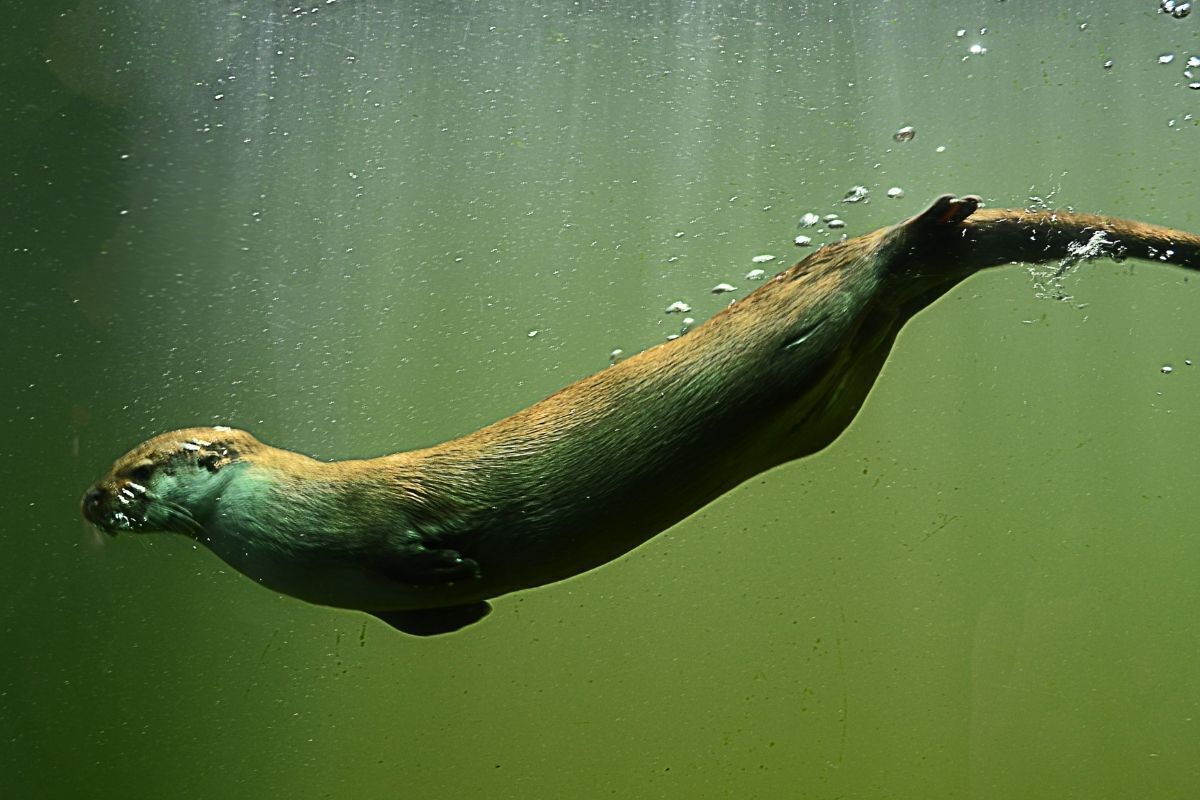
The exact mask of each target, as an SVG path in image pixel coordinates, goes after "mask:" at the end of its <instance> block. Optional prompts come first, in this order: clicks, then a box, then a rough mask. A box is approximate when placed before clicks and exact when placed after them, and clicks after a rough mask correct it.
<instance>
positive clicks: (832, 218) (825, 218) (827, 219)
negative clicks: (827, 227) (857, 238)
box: [821, 214, 838, 222]
mask: <svg viewBox="0 0 1200 800" xmlns="http://www.w3.org/2000/svg"><path fill="white" fill-rule="evenodd" d="M837 218H838V215H837V214H826V215H825V216H823V217H821V219H823V220H825V221H826V222H830V221H831V220H835V219H837Z"/></svg>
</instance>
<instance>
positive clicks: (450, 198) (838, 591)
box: [0, 0, 1200, 800]
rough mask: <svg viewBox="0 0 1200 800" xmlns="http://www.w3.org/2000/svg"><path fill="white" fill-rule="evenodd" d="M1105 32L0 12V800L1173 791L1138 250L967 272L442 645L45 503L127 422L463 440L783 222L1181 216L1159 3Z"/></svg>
mask: <svg viewBox="0 0 1200 800" xmlns="http://www.w3.org/2000/svg"><path fill="white" fill-rule="evenodd" d="M400 6H402V7H400ZM1156 8H1157V4H1156V3H1155V2H1149V1H1148V0H1147V1H1143V2H1116V1H1115V0H1113V1H1112V2H1104V3H1091V4H1087V5H1086V6H1083V7H1078V8H1076V7H1071V6H1068V5H1063V4H1055V5H1052V4H1029V3H1018V2H1008V3H995V2H976V3H961V2H915V1H914V2H880V3H873V4H861V3H844V2H843V3H832V2H820V3H816V2H814V3H799V4H795V5H792V6H790V7H783V6H781V5H777V4H766V3H764V4H752V3H703V2H693V3H684V2H661V3H654V4H642V3H583V4H578V3H491V2H479V3H470V2H460V3H442V2H425V3H405V4H391V3H367V2H363V3H352V2H349V0H339V2H332V0H320V2H315V3H311V4H308V5H304V6H288V5H285V4H267V3H239V4H233V3H200V4H166V3H154V2H149V0H142V1H141V2H130V3H124V4H110V3H102V2H98V0H87V1H86V2H83V3H57V4H36V5H35V4H29V5H28V7H27V8H25V9H23V10H18V11H14V12H12V13H9V14H8V15H6V19H5V22H4V30H3V36H4V39H5V41H4V46H3V49H2V50H0V52H2V53H3V55H0V61H2V62H3V64H4V67H5V74H6V76H8V77H7V78H6V80H5V83H6V86H7V91H6V92H5V95H4V97H3V99H0V111H2V114H0V117H2V118H0V139H2V140H3V141H4V142H5V145H6V147H5V149H6V152H7V153H8V160H7V166H6V168H5V170H4V171H3V176H2V177H0V181H3V187H4V190H3V192H2V193H0V197H2V199H0V204H2V206H3V209H4V222H3V224H0V245H2V247H0V253H2V254H3V255H2V256H0V257H2V259H3V263H4V267H5V272H4V274H5V280H4V286H3V288H0V311H2V317H3V320H4V331H3V339H2V340H0V348H2V350H3V354H4V358H3V364H4V371H5V373H6V377H5V378H4V380H3V381H0V413H2V415H3V419H4V421H5V423H6V425H5V436H4V445H3V447H0V456H2V457H0V470H2V475H0V478H2V485H3V486H4V498H5V501H4V509H5V515H4V516H5V523H4V525H3V536H4V549H5V557H4V558H3V559H0V576H2V579H3V586H4V587H5V591H4V599H3V600H2V601H0V630H2V631H3V634H4V641H5V647H4V652H5V655H4V657H3V659H2V660H0V793H2V794H3V795H4V796H5V797H31V798H58V797H95V798H100V797H122V798H131V797H146V798H157V797H167V796H170V797H176V798H209V797H230V796H236V797H251V796H288V797H294V798H321V797H351V796H352V797H362V798H391V797H400V796H404V797H419V798H441V797H458V798H499V797H512V798H532V797H578V798H584V797H588V798H590V797H609V796H615V797H662V798H682V797H688V798H708V797H738V798H745V797H756V798H778V797H805V798H838V797H856V798H876V797H878V798H883V797H886V798H929V797H944V798H950V797H969V798H997V799H999V798H1012V797H1023V798H1031V799H1032V798H1055V799H1056V800H1057V799H1060V798H1126V797H1153V798H1174V797H1179V798H1183V797H1192V796H1195V795H1196V794H1197V793H1198V792H1200V658H1198V656H1197V652H1198V648H1197V642H1200V614H1198V613H1197V612H1198V611H1200V583H1198V581H1197V573H1198V567H1200V538H1198V537H1197V533H1198V531H1197V525H1196V523H1195V495H1196V486H1197V479H1198V478H1200V446H1198V445H1200V366H1195V367H1192V366H1189V365H1187V363H1186V360H1188V359H1191V360H1193V361H1195V360H1200V287H1197V286H1196V283H1195V281H1192V282H1189V281H1187V280H1186V276H1185V275H1184V274H1183V273H1182V272H1179V271H1175V270H1172V269H1169V268H1164V267H1156V266H1154V265H1146V264H1133V263H1132V262H1127V263H1125V264H1114V263H1111V262H1105V261H1102V262H1096V263H1093V264H1089V265H1085V266H1084V267H1083V268H1082V269H1081V270H1080V271H1079V272H1078V273H1077V274H1075V275H1073V276H1071V277H1070V278H1069V279H1068V282H1067V288H1068V289H1069V290H1070V292H1071V293H1072V294H1073V295H1074V300H1073V301H1072V302H1069V303H1064V302H1054V301H1051V300H1043V299H1038V298H1037V297H1035V287H1034V285H1033V282H1032V280H1031V279H1030V277H1029V276H1028V275H1027V274H1026V271H1025V269H1024V268H1023V267H1013V268H1010V269H1007V270H1001V271H996V272H994V273H991V274H987V275H981V276H978V277H976V278H974V279H972V280H970V281H969V282H967V283H966V284H965V285H963V286H962V287H961V288H960V289H959V290H957V291H955V292H954V293H952V294H951V295H950V296H948V297H947V298H945V299H944V300H943V301H941V302H939V303H938V304H937V305H936V306H935V307H933V308H932V309H930V310H929V311H928V312H927V313H925V314H923V315H921V316H920V317H919V318H918V319H917V320H916V321H914V322H913V323H912V324H911V326H910V327H909V328H908V329H907V330H906V331H905V333H904V335H903V336H902V337H901V339H900V341H899V343H898V345H897V347H896V350H895V353H894V356H893V358H892V360H891V362H890V363H889V365H888V367H887V368H886V370H885V372H884V375H883V377H882V378H881V380H880V383H879V385H878V387H877V389H876V391H875V392H874V394H873V395H872V397H871V399H870V401H869V402H868V404H867V406H866V408H865V409H864V411H863V413H862V414H861V416H860V417H859V419H858V421H857V422H856V423H855V425H854V426H853V427H852V428H851V430H850V431H849V432H848V433H847V434H846V435H845V436H844V437H843V439H842V440H840V441H839V442H838V443H837V444H836V445H835V446H834V447H832V448H831V449H830V450H829V451H827V452H826V453H824V454H822V455H820V456H818V457H815V458H812V459H809V460H807V461H805V462H802V463H796V464H792V465H789V466H787V467H785V468H782V469H779V470H776V471H774V472H772V473H770V474H768V475H764V476H762V477H761V478H760V479H757V480H755V481H753V482H752V483H750V484H748V485H746V486H744V487H742V488H741V489H740V490H738V491H737V492H735V493H733V494H731V495H729V496H727V497H725V498H723V499H722V500H721V501H719V502H718V503H716V504H714V505H713V506H711V507H710V508H708V509H706V510H705V511H704V512H702V513H701V514H698V515H697V516H696V517H695V518H693V519H691V520H689V521H687V522H686V523H684V524H682V525H680V526H678V527H677V528H675V529H673V530H672V531H670V532H669V533H667V534H665V535H663V536H661V537H659V538H658V539H656V540H654V541H652V542H651V543H649V544H647V545H646V546H645V547H643V548H641V549H640V550H638V551H636V552H635V553H634V554H632V555H630V556H629V557H627V558H625V559H623V560H621V561H619V562H617V563H615V564H612V565H609V566H607V567H605V568H603V569H601V570H599V571H597V572H595V573H592V574H589V575H586V576H583V577H580V578H577V579H575V580H572V581H570V582H568V583H565V584H560V585H557V586H551V587H548V588H545V589H542V590H538V591H534V592H528V593H525V594H522V595H519V596H515V597H509V598H505V599H501V600H500V601H498V602H497V603H496V604H495V605H496V611H495V613H494V614H493V615H492V616H491V617H490V618H489V619H488V620H487V621H485V622H484V623H483V624H481V625H479V626H477V627H475V628H472V629H469V630H468V631H466V632H464V633H462V634H460V635H455V636H451V637H444V638H440V639H432V640H418V639H412V638H407V637H403V636H400V635H398V634H395V633H394V632H392V631H391V630H389V629H387V628H385V627H384V626H382V625H381V624H378V623H376V622H374V621H373V620H370V619H367V618H366V617H364V616H362V615H358V614H353V613H345V612H337V611H331V610H326V609H321V608H315V607H311V606H306V605H304V604H302V603H300V602H298V601H294V600H289V599H286V598H281V597H278V596H276V595H274V594H272V593H270V592H268V591H266V590H264V589H262V588H260V587H258V586H255V585H254V584H252V583H251V582H250V581H248V580H246V579H244V578H242V577H241V576H239V575H236V574H234V573H232V572H231V571H230V570H229V569H228V568H225V567H224V566H223V565H222V564H221V563H220V562H218V561H217V559H216V558H215V557H214V556H212V555H210V554H209V553H207V552H203V551H200V550H197V549H196V548H195V547H193V546H192V545H191V544H190V543H189V542H187V541H185V540H183V539H175V538H167V537H159V538H145V539H136V538H134V537H122V538H120V539H118V540H116V541H111V542H109V541H101V540H100V538H99V537H98V536H97V535H96V534H95V533H93V532H91V531H89V530H88V529H87V528H86V526H85V525H84V524H83V523H82V522H81V521H80V520H79V518H78V515H77V511H76V508H77V502H78V498H79V496H80V494H81V493H82V491H83V490H84V488H86V486H87V485H88V484H89V483H90V482H91V481H92V480H93V479H95V478H96V477H97V476H98V475H99V474H101V473H102V472H103V471H104V470H105V469H106V468H107V466H108V464H109V463H110V462H111V461H112V459H113V458H115V457H116V456H117V455H119V454H120V453H121V452H123V451H124V450H125V449H127V448H128V447H129V446H131V445H133V444H135V443H136V442H138V441H140V440H142V439H144V438H146V437H148V436H149V435H151V434H154V433H157V432H159V431H161V430H164V429H168V428H174V427H180V426H184V425H190V424H211V423H215V422H224V423H228V424H233V425H238V426H242V427H246V428H248V429H250V430H252V431H254V432H255V433H256V434H257V435H259V436H260V437H261V438H263V439H265V440H267V441H269V442H272V443H275V444H278V445H281V446H286V447H289V448H292V449H296V450H300V451H304V452H309V453H312V454H315V455H318V456H322V457H344V456H351V455H371V454H376V453H379V452H384V451H388V450H391V449H401V448H409V447H415V446H420V445H427V444H431V443H434V442H436V441H439V440H442V439H445V438H449V437H452V436H455V435H458V434H461V433H464V432H467V431H469V430H472V429H473V428H475V427H477V426H479V425H482V424H485V423H487V422H490V421H492V420H494V419H497V418H499V417H501V416H504V415H506V414H508V413H510V412H512V411H514V410H516V409H518V408H520V407H522V406H524V405H527V404H529V403H531V402H533V401H535V400H537V399H539V398H541V397H543V396H545V395H546V394H548V393H550V392H552V391H554V390H555V389H557V388H559V387H561V386H563V385H565V384H566V383H568V382H570V381H572V380H574V379H576V378H578V377H580V376H582V375H585V374H587V373H589V372H591V371H594V370H597V369H600V368H603V367H604V366H605V365H606V364H607V362H608V354H609V353H610V351H612V350H613V349H616V348H621V349H624V350H625V351H626V352H635V351H637V350H639V349H642V348H644V347H646V346H649V345H651V344H654V343H656V342H659V341H661V340H662V339H663V338H664V337H665V336H667V335H668V334H670V333H674V332H676V330H677V329H678V326H679V317H677V316H673V315H672V316H668V315H665V314H663V309H664V308H666V307H667V305H668V304H670V303H671V302H673V301H677V300H682V301H686V302H688V303H689V304H690V305H692V306H693V309H694V310H693V312H692V313H693V316H695V317H696V318H697V319H698V320H703V319H704V318H706V317H707V316H708V315H710V314H711V313H713V312H714V311H715V310H717V309H718V308H720V307H721V306H722V305H723V304H724V303H725V302H727V300H728V299H729V297H730V295H723V296H716V295H713V294H711V293H709V291H708V290H709V289H710V288H711V287H712V286H714V285H715V284H717V283H720V282H729V283H730V284H732V285H734V286H737V287H738V291H737V293H736V296H741V295H743V294H745V293H746V291H748V290H749V289H750V288H752V287H753V284H752V283H748V282H747V281H746V280H745V279H744V277H743V276H744V275H745V273H746V272H748V271H749V270H750V269H752V268H754V267H755V266H756V264H755V263H754V262H753V260H752V259H753V258H754V256H758V255H767V254H770V255H776V256H777V259H776V260H775V261H774V262H771V263H769V264H765V265H762V266H765V267H769V268H782V267H784V266H786V265H787V264H789V263H791V261H793V260H795V259H796V258H798V257H799V256H800V255H802V254H803V251H801V250H798V249H797V248H796V247H795V246H794V245H793V244H792V240H793V238H794V237H795V236H796V235H798V234H801V233H806V232H807V233H809V235H813V237H814V239H815V240H816V241H817V242H818V243H819V242H820V241H824V240H826V239H827V238H828V236H827V235H822V234H816V233H812V232H811V231H802V230H800V229H798V228H797V221H798V220H799V219H800V217H801V215H802V214H804V213H806V212H813V213H817V214H821V215H824V214H827V213H832V212H836V213H838V214H840V215H841V216H842V218H843V219H844V220H845V221H846V223H847V227H846V229H845V231H846V232H847V233H849V234H851V235H853V234H857V233H862V232H866V231H868V230H871V229H873V228H875V227H878V226H880V225H884V224H890V223H893V222H895V221H898V220H899V219H901V218H903V217H905V216H907V215H910V214H913V213H915V212H916V211H918V210H919V209H920V208H921V207H922V206H923V204H924V203H926V202H927V201H928V200H929V199H931V198H932V197H933V196H935V195H937V194H939V193H942V192H947V191H949V192H957V193H967V192H976V193H979V194H982V195H983V196H984V197H985V198H986V199H987V201H988V202H989V203H990V204H992V205H997V206H1020V205H1026V204H1029V203H1031V202H1035V201H1033V200H1031V196H1037V197H1041V198H1048V201H1049V203H1050V204H1051V205H1056V206H1071V207H1074V208H1077V209H1080V210H1088V211H1096V212H1103V213H1111V214H1118V215H1124V216H1129V217H1135V218H1141V219H1146V220H1152V221H1157V222H1161V223H1164V224H1169V225H1173V226H1177V227H1181V228H1186V229H1190V230H1193V231H1196V230H1200V210H1198V209H1200V203H1198V202H1197V201H1198V200H1200V186H1198V185H1197V177H1196V175H1197V169H1196V165H1197V154H1198V153H1200V140H1198V138H1197V137H1198V136H1200V130H1198V129H1197V123H1196V119H1195V115H1196V114H1197V113H1200V91H1193V90H1189V89H1188V84H1189V83H1190V82H1193V81H1195V80H1196V78H1195V77H1189V76H1187V75H1185V70H1186V69H1188V66H1187V61H1188V58H1189V57H1190V56H1193V55H1196V54H1197V53H1200V36H1198V34H1197V27H1196V26H1197V25H1198V24H1200V15H1191V16H1188V17H1184V18H1182V19H1175V18H1172V17H1170V16H1168V15H1164V14H1159V13H1157V12H1156ZM984 29H986V32H984ZM959 31H962V33H961V35H959V34H958V32H959ZM973 51H974V52H973ZM1165 54H1173V55H1174V56H1175V58H1174V59H1173V60H1172V61H1171V62H1170V63H1165V64H1164V63H1160V56H1163V55H1165ZM1108 60H1111V61H1112V62H1113V64H1112V66H1111V68H1108V69H1105V67H1104V66H1103V65H1104V62H1106V61H1108ZM1195 71H1196V72H1197V74H1198V75H1200V70H1195ZM903 126H913V128H914V129H915V132H916V135H915V136H914V137H913V138H912V140H911V141H906V142H897V141H896V140H895V139H894V138H893V134H894V133H895V132H896V131H897V130H899V129H900V128H901V127H903ZM856 185H862V186H864V187H866V188H867V189H868V190H869V191H870V194H869V195H868V198H867V200H866V201H864V202H860V203H856V204H840V203H838V202H837V201H838V200H840V199H841V198H842V197H843V196H844V195H845V194H846V192H847V191H849V190H850V189H851V187H853V186H856ZM891 187H899V188H902V189H903V192H904V194H903V196H902V197H900V198H896V199H890V198H888V197H887V196H886V193H887V190H888V189H889V188H891ZM814 230H815V229H814ZM535 331H536V334H535V333H534V332H535ZM1164 365H1171V366H1173V367H1174V368H1175V369H1174V371H1173V372H1171V373H1170V374H1164V373H1163V372H1162V371H1161V368H1162V367H1163V366H1164Z"/></svg>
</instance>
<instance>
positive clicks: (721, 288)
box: [709, 283, 737, 294]
mask: <svg viewBox="0 0 1200 800" xmlns="http://www.w3.org/2000/svg"><path fill="white" fill-rule="evenodd" d="M709 291H710V292H712V293H713V294H725V293H726V292H736V291H737V287H736V286H733V285H731V284H728V283H718V284H717V285H716V286H714V287H712V288H711V289H709Z"/></svg>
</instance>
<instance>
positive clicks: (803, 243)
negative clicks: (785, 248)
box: [794, 236, 812, 247]
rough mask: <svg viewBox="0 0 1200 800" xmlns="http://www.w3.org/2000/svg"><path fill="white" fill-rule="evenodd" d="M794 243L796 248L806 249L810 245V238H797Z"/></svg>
mask: <svg viewBox="0 0 1200 800" xmlns="http://www.w3.org/2000/svg"><path fill="white" fill-rule="evenodd" d="M794 241H795V242H796V247H808V246H809V245H810V244H812V237H811V236H797V237H796V238H795V240H794Z"/></svg>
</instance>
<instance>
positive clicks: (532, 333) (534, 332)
mask: <svg viewBox="0 0 1200 800" xmlns="http://www.w3.org/2000/svg"><path fill="white" fill-rule="evenodd" d="M525 335H526V336H528V337H529V338H530V339H532V338H533V337H535V336H537V335H538V332H537V331H530V332H529V333H527V334H525Z"/></svg>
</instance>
